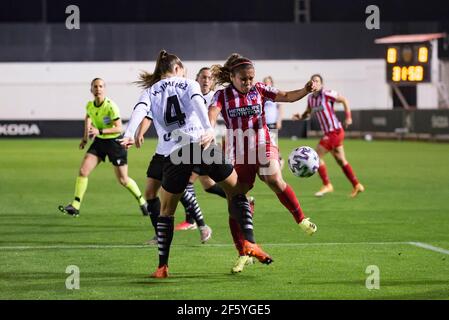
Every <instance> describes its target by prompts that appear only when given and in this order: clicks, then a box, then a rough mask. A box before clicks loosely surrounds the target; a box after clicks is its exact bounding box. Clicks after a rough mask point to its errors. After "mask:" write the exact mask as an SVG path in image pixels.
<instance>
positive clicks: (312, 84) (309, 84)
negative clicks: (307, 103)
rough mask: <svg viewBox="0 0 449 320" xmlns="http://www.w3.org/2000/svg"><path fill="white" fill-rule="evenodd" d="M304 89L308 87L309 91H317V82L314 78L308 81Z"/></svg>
mask: <svg viewBox="0 0 449 320" xmlns="http://www.w3.org/2000/svg"><path fill="white" fill-rule="evenodd" d="M304 89H306V91H307V92H309V93H310V92H314V91H316V89H317V88H316V84H315V82H313V81H312V80H309V81H307V83H306V85H305V86H304Z"/></svg>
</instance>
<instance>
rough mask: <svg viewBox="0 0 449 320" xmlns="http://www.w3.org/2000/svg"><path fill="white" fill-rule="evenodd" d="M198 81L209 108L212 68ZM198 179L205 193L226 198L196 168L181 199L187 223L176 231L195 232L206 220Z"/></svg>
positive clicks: (203, 73)
mask: <svg viewBox="0 0 449 320" xmlns="http://www.w3.org/2000/svg"><path fill="white" fill-rule="evenodd" d="M196 81H197V82H198V83H199V84H200V88H201V93H202V94H203V97H204V99H205V100H206V107H207V106H209V104H210V102H211V100H212V97H213V96H214V93H215V91H214V90H213V88H214V81H213V78H212V72H211V71H210V68H209V67H203V68H201V69H200V70H199V71H198V74H197V75H196ZM197 179H199V181H200V182H201V185H202V187H203V189H204V191H206V192H207V193H212V194H216V195H218V196H220V197H222V198H226V194H225V193H224V191H223V189H222V188H221V187H220V186H219V185H218V184H217V183H215V181H214V180H212V179H211V178H210V177H208V176H207V175H204V174H202V172H201V170H199V168H194V169H193V173H192V176H191V177H190V180H189V184H188V185H187V188H186V191H187V192H185V193H184V194H183V196H182V199H181V203H182V205H183V206H184V209H185V213H186V219H185V221H183V222H181V223H179V224H178V225H177V226H176V227H175V230H194V229H196V228H197V225H199V224H198V222H199V221H198V217H200V218H201V219H204V216H203V214H202V212H201V208H200V207H199V206H198V205H197V203H198V202H197V200H196V193H195V187H194V183H195V181H196V180H197ZM200 223H201V222H200Z"/></svg>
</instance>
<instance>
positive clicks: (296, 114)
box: [292, 113, 302, 120]
mask: <svg viewBox="0 0 449 320" xmlns="http://www.w3.org/2000/svg"><path fill="white" fill-rule="evenodd" d="M292 119H293V120H301V119H302V116H301V114H300V113H294V114H293V116H292Z"/></svg>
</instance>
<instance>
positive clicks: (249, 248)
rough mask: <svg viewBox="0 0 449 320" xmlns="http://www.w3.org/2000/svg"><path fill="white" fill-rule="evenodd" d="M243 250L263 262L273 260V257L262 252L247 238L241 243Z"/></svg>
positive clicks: (267, 262)
mask: <svg viewBox="0 0 449 320" xmlns="http://www.w3.org/2000/svg"><path fill="white" fill-rule="evenodd" d="M243 252H244V253H245V254H246V255H248V256H251V257H254V258H256V259H257V260H259V261H260V262H261V263H263V264H270V263H272V262H273V258H271V257H270V255H269V254H268V253H266V252H264V251H263V250H262V248H260V247H259V246H258V245H257V244H255V243H251V242H249V241H248V240H245V241H244V243H243Z"/></svg>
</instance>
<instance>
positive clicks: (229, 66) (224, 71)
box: [211, 53, 254, 85]
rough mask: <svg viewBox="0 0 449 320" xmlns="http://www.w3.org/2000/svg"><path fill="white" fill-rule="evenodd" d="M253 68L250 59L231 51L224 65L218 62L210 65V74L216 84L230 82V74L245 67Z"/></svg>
mask: <svg viewBox="0 0 449 320" xmlns="http://www.w3.org/2000/svg"><path fill="white" fill-rule="evenodd" d="M248 67H250V68H254V65H253V63H252V61H251V60H249V59H248V58H245V57H243V56H242V55H241V54H238V53H233V54H231V55H230V56H229V57H228V59H227V60H226V62H225V64H224V66H221V65H219V64H216V65H213V66H212V67H211V71H212V75H213V77H214V78H215V79H216V80H217V84H218V85H224V84H227V83H231V74H236V73H237V72H239V71H240V70H242V69H245V68H248Z"/></svg>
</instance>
